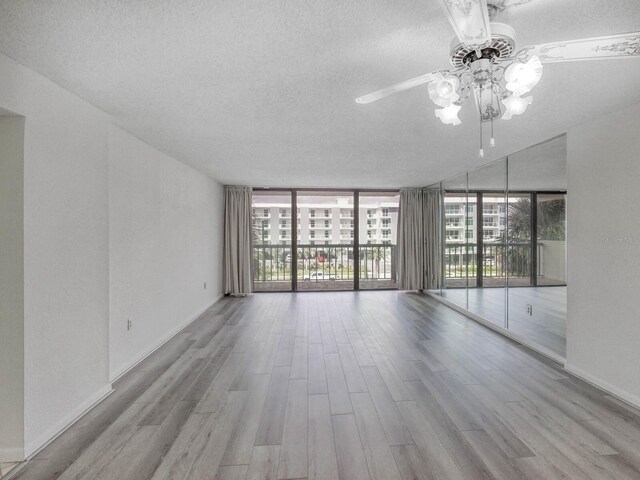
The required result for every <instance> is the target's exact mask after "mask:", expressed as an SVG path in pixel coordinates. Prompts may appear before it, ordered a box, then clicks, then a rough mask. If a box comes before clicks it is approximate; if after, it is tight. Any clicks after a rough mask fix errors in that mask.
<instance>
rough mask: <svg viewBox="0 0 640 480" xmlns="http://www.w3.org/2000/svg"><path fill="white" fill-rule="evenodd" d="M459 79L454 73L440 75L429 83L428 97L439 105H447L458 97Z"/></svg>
mask: <svg viewBox="0 0 640 480" xmlns="http://www.w3.org/2000/svg"><path fill="white" fill-rule="evenodd" d="M459 87H460V80H458V77H456V76H455V75H447V76H440V77H439V78H437V79H436V80H434V81H433V82H430V83H429V98H430V99H431V100H432V101H433V103H435V104H436V105H438V106H439V107H448V106H449V105H451V103H452V102H457V101H458V99H459V98H460V95H459V94H458V88H459Z"/></svg>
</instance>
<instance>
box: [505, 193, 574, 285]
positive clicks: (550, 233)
mask: <svg viewBox="0 0 640 480" xmlns="http://www.w3.org/2000/svg"><path fill="white" fill-rule="evenodd" d="M508 213H509V219H508V220H509V221H508V228H507V230H506V232H503V233H502V235H501V242H502V243H503V244H505V243H506V244H508V245H509V246H510V248H509V249H508V250H507V260H508V262H507V264H508V270H509V271H508V273H509V275H510V276H514V277H525V276H527V275H529V274H530V272H531V249H530V248H528V246H525V248H522V245H518V244H522V243H527V244H528V243H529V242H530V241H531V197H530V196H525V197H520V198H518V200H517V201H516V202H513V203H509V205H508ZM537 216H538V218H537V225H536V226H537V233H538V235H537V236H538V238H537V239H536V240H564V239H565V223H566V221H565V200H564V198H559V199H553V200H543V201H539V202H538V204H537Z"/></svg>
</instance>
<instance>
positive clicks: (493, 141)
mask: <svg viewBox="0 0 640 480" xmlns="http://www.w3.org/2000/svg"><path fill="white" fill-rule="evenodd" d="M489 146H491V147H495V146H496V139H495V138H493V114H491V140H489Z"/></svg>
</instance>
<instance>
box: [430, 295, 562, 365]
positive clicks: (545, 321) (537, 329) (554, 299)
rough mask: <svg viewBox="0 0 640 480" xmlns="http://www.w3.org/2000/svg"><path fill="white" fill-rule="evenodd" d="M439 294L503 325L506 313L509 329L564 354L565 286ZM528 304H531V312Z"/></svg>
mask: <svg viewBox="0 0 640 480" xmlns="http://www.w3.org/2000/svg"><path fill="white" fill-rule="evenodd" d="M434 293H439V292H434ZM442 296H443V297H444V298H446V299H447V300H449V301H450V302H453V303H455V304H456V305H459V306H461V307H463V308H465V309H467V310H469V311H470V312H472V313H475V314H476V315H479V316H481V317H482V318H485V319H486V320H488V321H490V322H492V323H495V324H496V325H499V326H501V327H503V328H505V327H506V323H505V317H506V315H507V313H508V315H509V330H511V331H513V332H514V333H517V334H519V335H522V336H523V337H525V338H527V339H529V340H531V341H533V342H534V343H537V344H538V345H541V346H543V347H545V348H548V349H549V350H551V351H553V352H555V353H557V354H558V355H560V356H561V357H565V356H566V327H565V323H566V320H567V287H564V286H557V287H517V288H509V290H508V292H507V291H506V289H504V288H470V289H468V290H465V289H460V288H458V289H448V290H443V291H442ZM507 301H508V302H509V303H508V307H507ZM527 305H532V306H533V311H532V315H529V314H528V313H527Z"/></svg>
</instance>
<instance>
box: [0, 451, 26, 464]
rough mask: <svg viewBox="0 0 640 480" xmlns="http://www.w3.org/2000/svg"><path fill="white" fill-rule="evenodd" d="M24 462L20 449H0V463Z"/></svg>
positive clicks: (22, 452)
mask: <svg viewBox="0 0 640 480" xmlns="http://www.w3.org/2000/svg"><path fill="white" fill-rule="evenodd" d="M22 460H24V449H22V448H0V463H13V462H21V461H22Z"/></svg>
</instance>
